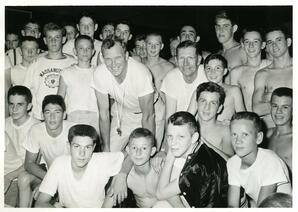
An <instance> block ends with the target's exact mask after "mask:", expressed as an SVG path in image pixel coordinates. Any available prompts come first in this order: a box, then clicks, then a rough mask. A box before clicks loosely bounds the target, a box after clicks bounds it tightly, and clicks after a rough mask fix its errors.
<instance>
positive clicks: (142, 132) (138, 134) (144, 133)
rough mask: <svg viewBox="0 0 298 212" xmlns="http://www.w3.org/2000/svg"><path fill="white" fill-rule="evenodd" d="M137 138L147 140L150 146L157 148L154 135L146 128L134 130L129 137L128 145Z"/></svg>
mask: <svg viewBox="0 0 298 212" xmlns="http://www.w3.org/2000/svg"><path fill="white" fill-rule="evenodd" d="M135 138H146V139H147V140H149V141H150V144H151V146H152V147H153V146H156V141H155V137H154V135H153V133H152V132H151V131H150V130H148V129H146V128H141V127H140V128H136V129H134V130H133V131H132V132H131V133H130V135H129V138H128V143H130V142H131V140H132V139H135Z"/></svg>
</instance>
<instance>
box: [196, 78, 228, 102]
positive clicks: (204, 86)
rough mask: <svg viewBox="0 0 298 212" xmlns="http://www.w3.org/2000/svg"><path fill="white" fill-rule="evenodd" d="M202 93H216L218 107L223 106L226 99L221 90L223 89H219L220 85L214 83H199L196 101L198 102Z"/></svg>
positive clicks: (223, 91)
mask: <svg viewBox="0 0 298 212" xmlns="http://www.w3.org/2000/svg"><path fill="white" fill-rule="evenodd" d="M204 91H208V92H211V93H218V94H219V105H223V104H224V102H225V98H226V93H225V90H224V89H223V87H221V86H220V85H218V84H216V83H214V82H204V83H201V84H200V85H199V86H198V87H197V90H196V92H197V93H196V94H197V95H196V100H197V101H198V99H199V97H200V95H201V93H202V92H204Z"/></svg>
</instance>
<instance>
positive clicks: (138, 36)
mask: <svg viewBox="0 0 298 212" xmlns="http://www.w3.org/2000/svg"><path fill="white" fill-rule="evenodd" d="M145 39H146V35H145V34H138V35H136V36H135V38H134V44H136V42H137V41H141V40H145Z"/></svg>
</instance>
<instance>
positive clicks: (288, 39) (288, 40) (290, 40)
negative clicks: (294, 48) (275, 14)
mask: <svg viewBox="0 0 298 212" xmlns="http://www.w3.org/2000/svg"><path fill="white" fill-rule="evenodd" d="M291 45H292V39H291V38H287V46H288V47H290V46H291Z"/></svg>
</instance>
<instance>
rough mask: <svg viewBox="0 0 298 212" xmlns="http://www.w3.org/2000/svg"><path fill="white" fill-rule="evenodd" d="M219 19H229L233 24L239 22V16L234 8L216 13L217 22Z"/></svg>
mask: <svg viewBox="0 0 298 212" xmlns="http://www.w3.org/2000/svg"><path fill="white" fill-rule="evenodd" d="M217 19H227V20H230V21H231V24H232V26H233V25H235V24H237V23H238V17H237V16H236V14H235V12H234V11H232V10H220V11H218V12H217V13H216V15H215V20H214V21H215V23H216V20H217Z"/></svg>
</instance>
